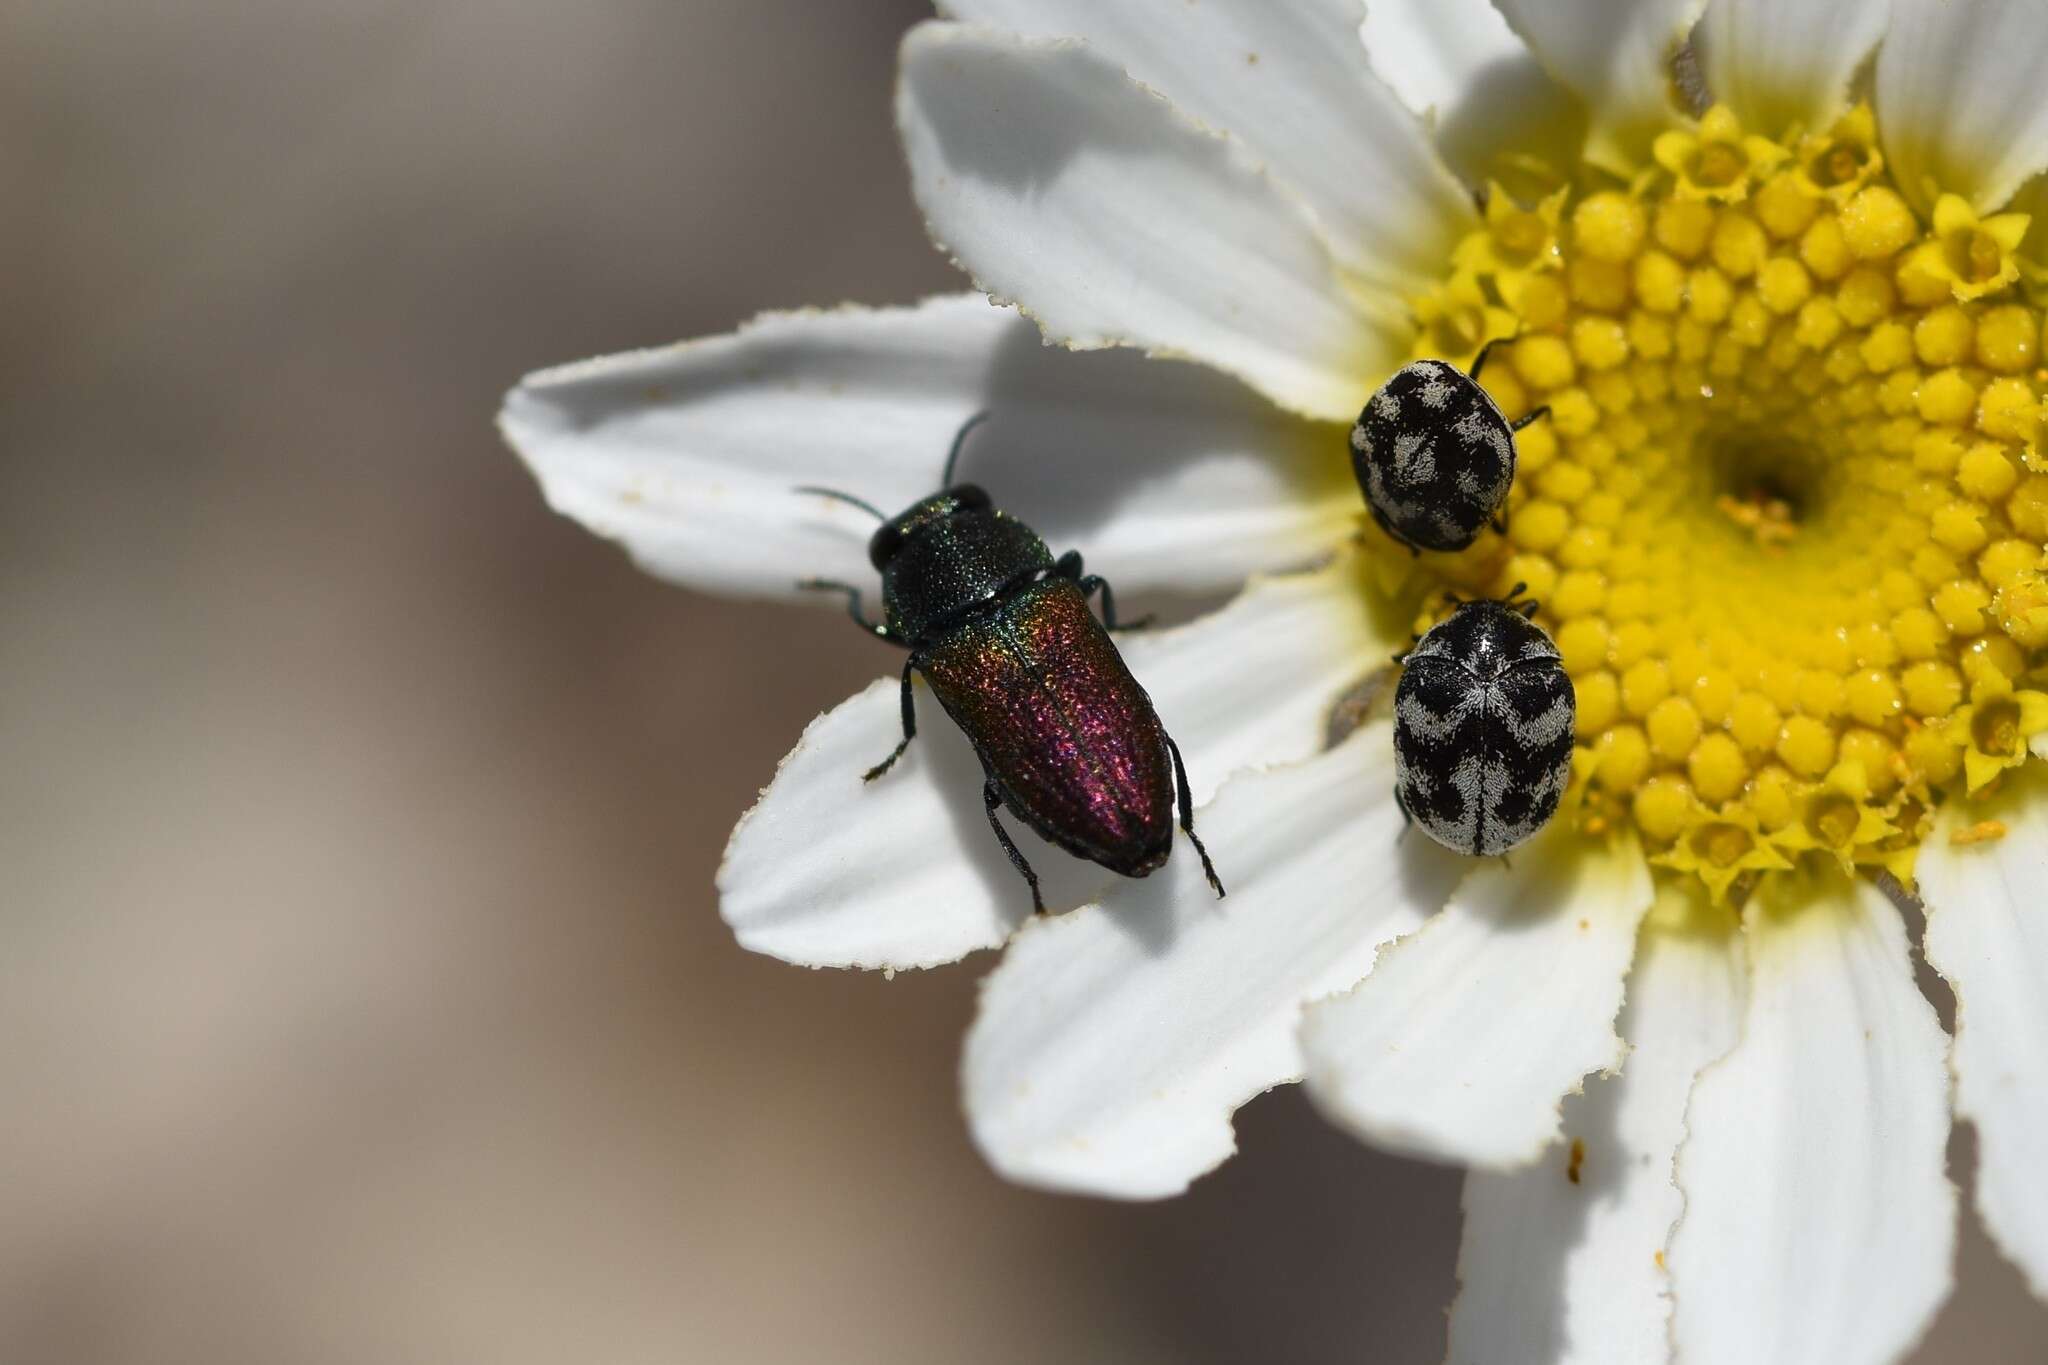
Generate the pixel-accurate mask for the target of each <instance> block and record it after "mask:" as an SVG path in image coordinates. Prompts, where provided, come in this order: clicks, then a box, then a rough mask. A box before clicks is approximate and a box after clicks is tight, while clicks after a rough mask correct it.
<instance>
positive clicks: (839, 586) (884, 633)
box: [796, 578, 899, 644]
mask: <svg viewBox="0 0 2048 1365" xmlns="http://www.w3.org/2000/svg"><path fill="white" fill-rule="evenodd" d="M796 585H797V586H798V587H799V588H802V589H804V590H805V591H807V592H843V593H845V594H846V614H847V615H848V616H850V617H852V618H853V623H854V624H855V625H857V626H859V627H860V628H861V629H862V630H864V631H866V632H868V633H869V634H870V635H878V636H880V637H881V638H882V639H884V640H887V641H889V642H890V643H891V644H896V643H899V642H898V641H897V639H896V632H894V631H892V630H890V629H889V628H888V627H887V626H885V625H880V624H878V623H877V622H874V621H870V620H868V618H867V617H866V616H865V615H863V614H862V612H861V607H860V589H859V588H856V587H854V586H853V584H851V583H841V582H839V581H838V580H837V579H831V578H799V579H798V580H797V583H796Z"/></svg>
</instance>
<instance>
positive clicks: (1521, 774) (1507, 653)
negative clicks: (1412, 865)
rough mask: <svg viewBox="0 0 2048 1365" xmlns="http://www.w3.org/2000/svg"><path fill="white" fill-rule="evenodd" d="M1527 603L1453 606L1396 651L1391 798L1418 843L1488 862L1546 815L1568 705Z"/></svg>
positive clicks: (1569, 721) (1554, 803)
mask: <svg viewBox="0 0 2048 1365" xmlns="http://www.w3.org/2000/svg"><path fill="white" fill-rule="evenodd" d="M1534 611H1535V603H1533V602H1527V601H1520V602H1518V601H1516V600H1515V599H1514V597H1512V596H1511V597H1510V598H1509V599H1508V600H1507V601H1504V602H1502V601H1492V600H1484V599H1482V600H1480V601H1476V602H1465V603H1462V604H1460V605H1459V606H1458V608H1457V609H1456V610H1455V611H1453V612H1452V613H1451V615H1449V616H1448V617H1446V618H1444V619H1443V620H1442V621H1439V622H1438V623H1437V624H1436V625H1434V626H1432V627H1431V628H1430V629H1429V631H1428V633H1426V634H1425V635H1423V636H1422V638H1421V639H1420V640H1419V641H1418V642H1417V643H1416V645H1415V648H1414V649H1412V650H1410V651H1409V652H1408V653H1407V655H1406V656H1404V659H1403V663H1404V665H1405V667H1404V668H1403V669H1402V672H1401V682H1400V685H1399V686H1398V687H1397V688H1396V689H1395V692H1394V774H1395V775H1394V795H1395V799H1396V800H1397V801H1399V802H1400V805H1401V810H1402V813H1403V814H1405V815H1406V816H1407V817H1408V818H1409V819H1410V820H1413V821H1414V822H1415V823H1416V824H1418V825H1420V826H1422V828H1423V830H1424V832H1425V833H1427V834H1428V835H1429V837H1430V838H1432V839H1434V840H1436V841H1437V842H1438V843H1440V844H1442V845H1444V846H1445V847H1446V848H1450V849H1455V850H1456V851H1458V852H1460V853H1466V854H1472V855H1475V856H1481V855H1483V856H1492V855H1494V854H1499V853H1505V852H1507V851H1508V850H1509V849H1512V848H1514V847H1515V846H1516V845H1518V844H1521V843H1523V842H1525V841H1527V840H1528V839H1530V838H1531V837H1533V836H1534V835H1535V834H1536V832H1537V831H1538V830H1540V829H1542V828H1543V826H1544V825H1545V824H1546V823H1548V821H1549V820H1550V817H1551V816H1553V815H1555V814H1556V813H1557V807H1558V802H1559V800H1560V799H1561V798H1562V797H1563V795H1564V790H1565V787H1566V785H1567V784H1568V783H1569V782H1570V781H1571V775H1572V744H1573V739H1574V726H1573V721H1574V719H1575V713H1576V709H1577V706H1576V698H1575V696H1574V694H1573V691H1572V681H1571V679H1570V678H1569V677H1568V676H1566V674H1565V671H1564V665H1563V662H1562V660H1561V659H1560V657H1559V655H1558V652H1557V646H1556V645H1555V644H1553V643H1552V642H1551V639H1550V636H1549V635H1547V634H1545V633H1544V631H1543V629H1542V627H1540V626H1538V625H1536V624H1535V623H1534V622H1532V621H1530V620H1529V619H1528V616H1529V614H1532V613H1533V612H1534Z"/></svg>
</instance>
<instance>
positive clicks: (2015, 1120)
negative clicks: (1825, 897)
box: [1916, 763, 2048, 1298]
mask: <svg viewBox="0 0 2048 1365" xmlns="http://www.w3.org/2000/svg"><path fill="white" fill-rule="evenodd" d="M2002 786H2003V788H2004V789H2003V790H2002V791H2001V793H2000V795H1999V797H1998V798H1997V799H1996V800H1995V801H1992V802H1986V803H1979V804H1976V805H1964V804H1962V803H1955V804H1952V805H1951V806H1950V807H1949V808H1948V809H1947V810H1944V811H1943V812H1942V815H1941V818H1940V820H1939V821H1937V823H1936V824H1935V827H1934V834H1933V837H1931V838H1930V839H1929V840H1928V841H1927V843H1926V844H1925V845H1924V846H1923V847H1922V848H1921V850H1920V860H1919V864H1918V867H1917V868H1916V871H1917V873H1918V875H1919V879H1920V894H1921V895H1922V896H1923V897H1925V899H1926V901H1927V960H1928V962H1929V963H1931V964H1932V965H1933V967H1934V969H1935V970H1936V971H1938V972H1940V973H1941V974H1942V975H1943V976H1944V977H1946V978H1948V983H1949V985H1951V986H1952V987H1954V988H1955V993H1956V1040H1955V1050H1954V1053H1953V1054H1952V1061H1951V1065H1952V1067H1953V1069H1954V1071H1955V1074H1956V1112H1957V1113H1959V1114H1961V1115H1962V1116H1963V1117H1965V1118H1967V1119H1969V1120H1970V1121H1971V1122H1973V1123H1975V1124H1976V1125H1977V1208H1978V1210H1979V1211H1980V1212H1981V1213H1982V1214H1983V1216H1984V1226H1985V1227H1986V1228H1988V1229H1989V1230H1990V1232H1991V1235H1992V1237H1993V1238H1994V1239H1995V1240H1996V1241H1997V1242H1998V1245H1999V1246H2000V1247H2001V1248H2003V1249H2004V1251H2005V1253H2006V1255H2008V1256H2010V1257H2012V1259H2013V1260H2014V1261H2015V1262H2016V1263H2017V1264H2018V1265H2019V1267H2020V1269H2021V1271H2022V1272H2024V1273H2025V1275H2026V1277H2027V1282H2028V1283H2029V1284H2030V1285H2031V1286H2032V1287H2033V1290H2034V1293H2036V1294H2038V1295H2040V1296H2041V1297H2043V1298H2048V1145H2044V1143H2048V1137H2044V1135H2048V899H2044V897H2043V894H2042V889H2043V887H2044V886H2048V776H2044V774H2043V772H2042V770H2041V765H2039V764H2035V763H2029V764H2027V765H2026V767H2025V768H2024V769H2022V770H2021V771H2020V772H2016V773H2011V774H2008V775H2007V777H2006V778H2005V781H2004V783H2003V784H2002ZM1985 818H1996V819H1999V820H2002V821H2004V822H2005V826H2006V830H2007V834H2006V836H2005V838H2003V839H2000V840H1997V841H1996V842H1992V843H1979V844H1972V845H1970V846H1968V847H1965V848H1957V847H1955V846H1953V845H1951V844H1950V843H1949V835H1950V833H1951V832H1952V831H1953V830H1954V828H1955V827H1956V825H1957V824H1958V823H1959V822H1963V823H1967V822H1974V821H1976V820H1980V819H1985Z"/></svg>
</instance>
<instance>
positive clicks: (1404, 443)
mask: <svg viewBox="0 0 2048 1365" xmlns="http://www.w3.org/2000/svg"><path fill="white" fill-rule="evenodd" d="M1475 369H1476V366H1475ZM1351 467H1352V471H1353V473H1355V474H1356V475H1357V476H1358V487H1359V491H1360V492H1362V493H1364V494H1365V503H1366V508H1367V510H1369V511H1370V512H1371V513H1372V518H1373V520H1374V521H1376V522H1378V523H1379V526H1380V529H1381V530H1383V531H1385V532H1386V533H1387V534H1388V535H1390V536H1392V537H1393V538H1394V539H1395V540H1398V541H1400V542H1401V543H1402V544H1403V545H1406V546H1408V547H1409V548H1410V549H1411V550H1417V551H1421V550H1462V549H1464V548H1465V547H1466V546H1467V545H1470V544H1471V543H1472V542H1473V541H1474V540H1477V539H1478V538H1479V533H1480V532H1481V531H1483V530H1485V529H1486V528H1487V526H1489V525H1491V524H1492V523H1493V522H1494V520H1495V519H1496V518H1497V517H1498V516H1499V515H1500V510H1501V508H1502V507H1503V506H1505V505H1506V503H1507V499H1508V489H1509V488H1510V487H1511V486H1512V485H1513V483H1514V480H1515V438H1514V431H1513V429H1512V428H1511V427H1510V426H1509V425H1508V420H1507V418H1506V417H1504V416H1503V415H1502V414H1501V410H1500V409H1499V408H1498V407H1497V406H1495V404H1494V401H1493V399H1492V398H1491V397H1490V396H1489V395H1488V394H1487V392H1486V390H1484V389H1482V388H1480V387H1479V385H1478V384H1477V383H1476V382H1475V381H1474V380H1473V379H1472V378H1471V377H1470V376H1468V375H1466V374H1465V373H1463V372H1462V371H1460V370H1459V369H1458V368H1457V367H1456V366H1454V365H1450V364H1447V363H1445V362H1444V361H1441V360H1418V361H1415V362H1414V363H1413V364H1410V365H1407V366H1404V367H1403V368H1402V369H1401V370H1400V371H1399V372H1397V373H1396V374H1395V375H1394V377H1393V378H1391V379H1389V380H1388V381H1387V382H1386V383H1385V384H1384V385H1382V386H1381V387H1380V390H1379V392H1377V393H1375V394H1374V395H1373V396H1372V398H1371V400H1370V401H1369V402H1367V403H1366V405H1365V409H1364V411H1362V412H1361V413H1359V415H1358V422H1357V424H1356V425H1355V426H1353V427H1352V429H1351Z"/></svg>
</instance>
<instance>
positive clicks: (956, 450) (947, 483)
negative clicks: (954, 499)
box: [939, 408, 990, 488]
mask: <svg viewBox="0 0 2048 1365" xmlns="http://www.w3.org/2000/svg"><path fill="white" fill-rule="evenodd" d="M989 417H990V413H989V410H988V409H987V408H983V409H982V410H981V411H980V412H977V413H975V414H974V416H972V417H970V418H968V419H967V420H966V421H965V422H963V423H961V425H960V430H958V431H957V432H955V433H953V448H952V449H951V450H949V451H947V452H946V468H945V472H944V473H942V474H940V475H939V487H941V488H951V487H952V486H953V466H954V465H956V464H959V463H960V447H962V446H964V445H966V444H967V433H968V432H970V431H972V430H974V429H975V428H976V427H978V426H980V425H981V424H982V423H983V422H986V421H987V420H988V419H989Z"/></svg>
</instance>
